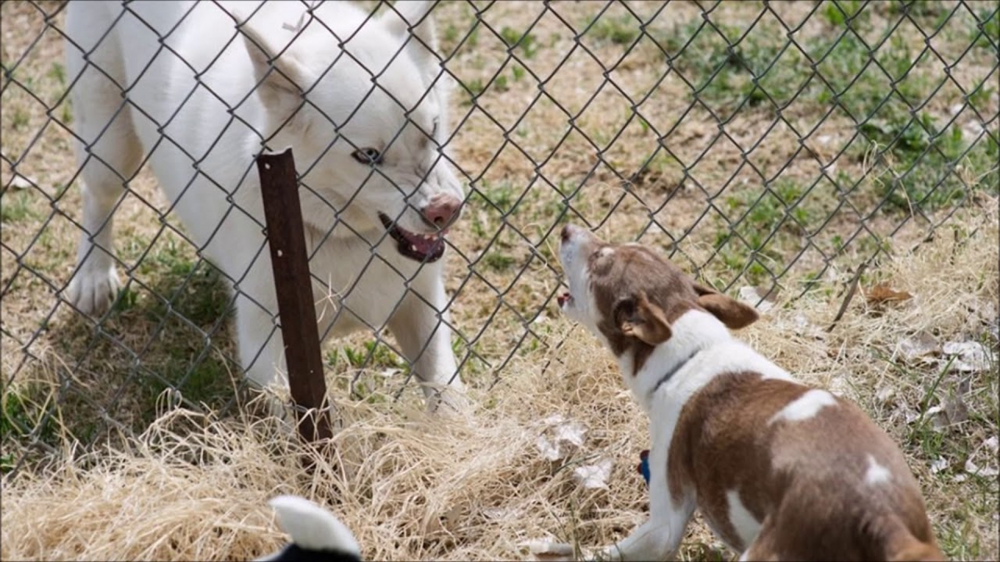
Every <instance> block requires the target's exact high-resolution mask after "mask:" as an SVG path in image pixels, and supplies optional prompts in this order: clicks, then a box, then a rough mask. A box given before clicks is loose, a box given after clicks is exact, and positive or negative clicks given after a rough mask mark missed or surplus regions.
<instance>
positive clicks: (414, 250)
mask: <svg viewBox="0 0 1000 562" xmlns="http://www.w3.org/2000/svg"><path fill="white" fill-rule="evenodd" d="M410 251H413V252H416V251H417V245H416V244H410Z"/></svg>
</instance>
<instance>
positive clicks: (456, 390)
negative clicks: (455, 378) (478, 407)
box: [426, 383, 472, 417]
mask: <svg viewBox="0 0 1000 562" xmlns="http://www.w3.org/2000/svg"><path fill="white" fill-rule="evenodd" d="M428 386H429V385H428ZM426 399H427V411H428V412H430V413H432V414H437V415H441V416H446V417H462V416H467V415H469V414H470V413H471V412H472V401H471V400H469V397H468V396H467V395H466V394H465V386H464V385H462V384H461V383H453V384H452V385H450V386H445V387H443V388H442V387H437V388H434V389H433V390H431V391H430V392H428V393H426Z"/></svg>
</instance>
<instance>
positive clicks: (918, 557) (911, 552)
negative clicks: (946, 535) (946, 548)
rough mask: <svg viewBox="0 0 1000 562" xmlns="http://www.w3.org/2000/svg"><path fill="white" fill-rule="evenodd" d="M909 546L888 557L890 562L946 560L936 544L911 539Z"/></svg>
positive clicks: (935, 561)
mask: <svg viewBox="0 0 1000 562" xmlns="http://www.w3.org/2000/svg"><path fill="white" fill-rule="evenodd" d="M911 539H912V540H911V541H910V543H909V544H905V545H903V546H902V548H900V549H899V550H897V551H895V552H894V553H891V554H890V555H889V561H890V562H938V561H944V560H947V558H945V555H944V553H943V552H941V549H940V548H938V547H937V545H936V544H933V543H926V542H923V541H921V540H919V539H917V538H916V537H911Z"/></svg>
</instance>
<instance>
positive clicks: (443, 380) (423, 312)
mask: <svg viewBox="0 0 1000 562" xmlns="http://www.w3.org/2000/svg"><path fill="white" fill-rule="evenodd" d="M413 285H414V287H415V288H416V289H417V290H418V291H420V295H422V296H423V297H424V298H421V297H420V296H418V295H417V294H414V293H412V292H407V293H406V296H405V297H403V302H402V304H400V306H399V309H397V310H396V313H395V314H394V315H393V317H392V318H391V319H390V320H389V330H391V331H392V333H393V335H394V336H396V341H398V342H399V346H400V348H401V350H402V352H403V355H405V356H406V359H407V360H408V361H410V364H411V365H412V366H413V370H414V374H415V375H416V376H417V378H418V379H419V380H420V382H421V387H422V389H423V391H424V396H425V397H426V398H427V408H428V410H430V411H434V410H436V409H437V406H438V404H439V403H444V404H446V405H448V406H450V407H451V408H453V409H455V410H458V411H462V410H464V409H465V408H466V407H467V405H468V404H467V402H466V399H465V385H464V384H462V380H461V379H460V378H459V376H458V367H457V365H456V362H455V352H454V350H452V347H451V328H449V326H448V324H447V319H448V314H447V311H445V306H446V305H447V303H448V300H447V299H448V297H447V295H446V294H445V291H444V281H443V280H442V278H441V270H440V268H430V267H425V269H424V271H422V272H421V273H420V275H418V276H417V279H415V280H414V284H413ZM421 289H423V290H421ZM425 299H426V302H425Z"/></svg>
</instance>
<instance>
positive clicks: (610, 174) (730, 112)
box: [0, 1, 1000, 560]
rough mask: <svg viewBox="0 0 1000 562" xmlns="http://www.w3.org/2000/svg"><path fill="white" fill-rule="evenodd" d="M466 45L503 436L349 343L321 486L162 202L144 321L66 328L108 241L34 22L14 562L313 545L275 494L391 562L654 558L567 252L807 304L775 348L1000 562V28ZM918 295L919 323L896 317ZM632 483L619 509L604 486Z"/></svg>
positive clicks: (331, 352)
mask: <svg viewBox="0 0 1000 562" xmlns="http://www.w3.org/2000/svg"><path fill="white" fill-rule="evenodd" d="M365 5H366V6H371V7H374V6H375V4H374V3H367V4H365ZM859 7H860V8H861V9H860V11H859ZM47 14H54V15H52V16H51V17H48V16H47ZM433 14H434V17H435V21H436V23H437V26H438V34H439V39H440V42H441V53H442V56H443V57H444V59H445V61H446V62H445V67H446V68H447V70H448V71H449V73H450V74H451V75H452V79H453V80H454V81H455V94H454V100H453V108H452V123H453V127H454V129H455V133H454V137H453V140H452V142H451V145H452V149H453V153H454V157H455V161H456V164H457V165H458V167H459V168H460V171H461V174H462V176H463V177H464V178H465V179H466V180H467V182H468V190H469V193H470V197H469V200H468V206H467V211H466V213H465V215H464V217H463V221H462V223H461V224H459V225H457V227H456V228H454V229H453V232H452V234H451V236H450V239H449V242H450V244H451V248H450V249H449V252H448V256H447V260H448V261H447V268H448V275H449V276H448V281H447V286H448V290H449V291H450V292H451V293H452V294H454V295H455V300H454V305H453V307H452V311H451V313H452V320H453V322H454V324H455V327H456V338H455V339H456V342H455V348H456V351H457V352H458V354H459V359H460V361H464V363H463V370H462V376H463V379H465V380H466V381H468V383H469V386H470V388H471V390H470V392H471V394H472V397H473V398H474V400H475V402H476V404H477V405H478V406H477V407H476V411H475V412H474V415H473V417H472V419H469V420H458V421H455V422H454V423H445V422H440V421H433V422H432V421H429V420H427V419H426V418H425V417H424V416H423V414H421V413H419V412H418V411H417V410H418V409H419V408H420V399H419V392H418V391H417V390H416V389H415V388H414V386H413V385H410V384H407V382H406V376H405V375H406V365H405V362H404V361H403V360H402V359H400V358H399V357H398V356H397V355H396V354H395V353H393V352H392V351H391V345H392V339H391V337H381V338H375V337H374V336H373V334H371V333H363V334H358V335H356V336H352V337H351V338H347V339H345V340H339V341H330V342H327V344H326V346H325V348H324V353H325V355H326V357H325V358H326V360H327V364H328V370H327V380H328V384H329V386H330V387H331V389H332V390H331V392H332V394H333V395H334V397H335V398H336V399H337V406H338V408H339V412H340V414H341V417H342V422H343V429H342V431H341V432H340V433H338V436H337V438H336V451H337V453H336V455H337V456H336V458H335V459H333V460H330V459H318V462H319V470H317V471H316V473H315V474H313V475H308V474H306V473H304V472H303V471H302V470H301V468H300V465H299V462H298V459H297V456H298V454H299V453H300V452H301V451H300V450H299V448H298V446H297V445H295V444H294V443H289V442H288V439H287V438H286V437H284V436H283V434H281V433H280V431H279V430H278V429H277V428H275V427H274V426H273V423H272V422H270V421H269V420H267V419H260V418H259V417H258V416H253V415H250V414H246V413H245V412H248V411H252V410H253V408H247V407H237V405H236V404H234V396H238V397H239V400H238V401H236V402H238V403H239V405H240V406H246V404H245V401H246V400H252V396H251V394H250V393H248V392H246V391H245V389H243V384H242V380H241V377H240V374H239V371H238V365H237V364H236V363H235V362H234V361H233V359H232V356H233V351H234V348H233V342H232V336H233V333H232V325H231V320H232V319H231V316H232V315H231V313H230V304H229V303H230V294H229V292H228V289H227V287H226V286H225V284H224V283H223V282H222V280H221V279H220V276H219V275H218V274H217V273H216V272H215V271H214V270H213V269H212V267H211V266H210V264H208V263H207V262H206V261H204V260H202V259H201V258H199V257H198V256H197V254H196V253H195V252H194V250H193V248H192V247H191V245H190V244H189V243H188V242H186V241H185V239H184V237H183V232H184V231H183V227H182V226H181V225H180V223H179V221H178V219H177V217H174V216H172V215H165V214H164V213H165V209H166V205H165V202H164V200H163V198H162V197H161V196H160V194H159V193H158V191H157V187H156V182H155V179H154V178H153V177H152V175H151V174H150V173H149V172H148V171H143V172H142V173H141V174H140V176H139V177H138V178H137V180H136V181H134V182H132V183H131V185H130V186H129V191H128V193H127V195H126V196H125V197H124V199H123V200H122V202H121V204H120V207H119V209H118V211H117V212H118V214H117V215H116V244H117V245H116V251H117V254H118V258H119V259H120V260H121V261H122V264H121V265H120V267H119V270H120V271H123V272H124V273H123V274H122V275H123V280H125V281H128V282H129V284H128V289H127V290H126V291H124V292H123V294H122V295H121V297H120V298H119V300H118V301H117V302H116V305H115V307H114V311H113V312H112V313H111V314H110V315H108V316H107V317H106V318H105V319H104V320H103V321H102V322H101V323H100V325H99V326H95V325H94V323H93V322H92V321H90V320H88V319H85V318H82V317H80V316H79V315H78V314H76V313H74V312H73V311H72V310H71V309H70V308H69V307H68V306H67V305H66V304H65V303H63V302H62V301H61V300H60V299H59V297H58V295H59V294H60V292H61V291H62V290H63V289H64V287H65V285H66V283H67V282H68V280H69V278H70V276H71V274H72V272H73V267H74V257H75V248H76V242H77V239H78V237H79V227H78V226H77V225H76V224H75V221H77V220H78V219H79V216H80V197H79V185H78V184H79V180H78V179H76V177H75V176H76V172H77V166H76V164H75V158H74V156H73V153H72V147H71V144H70V140H71V136H70V134H69V132H68V128H71V127H72V121H73V108H72V107H71V106H70V103H69V101H68V98H67V97H66V96H65V93H66V91H67V88H68V87H69V86H70V79H71V77H67V76H66V71H65V67H64V64H63V61H62V38H61V36H60V34H59V32H58V30H59V29H61V28H62V25H63V21H64V17H65V14H64V13H63V12H61V11H60V4H59V3H58V2H40V3H37V4H34V3H28V2H17V1H15V2H4V3H3V4H2V5H0V39H2V51H0V63H2V66H3V70H4V76H3V82H2V85H0V104H2V105H0V107H2V112H0V125H2V128H0V132H2V154H3V157H2V162H3V164H2V166H0V186H2V191H0V211H2V213H0V214H2V216H0V220H2V222H0V226H2V229H0V299H2V316H0V370H2V372H3V389H2V391H3V397H2V412H0V413H2V418H0V420H2V429H3V436H2V450H0V469H2V471H3V473H4V476H3V500H4V501H3V507H2V512H0V513H2V523H3V524H2V526H0V527H2V533H3V534H2V538H3V541H2V546H0V548H2V558H3V559H4V560H7V559H51V558H53V557H55V558H67V559H149V558H157V559H206V560H208V559H211V560H217V559H218V560H221V559H241V558H248V557H252V556H257V555H260V554H262V553H264V552H265V551H266V550H268V549H270V548H273V547H274V546H275V545H277V544H279V542H280V540H281V539H282V536H281V534H280V532H279V531H278V530H277V529H276V527H275V525H274V521H273V518H272V516H271V514H270V511H269V509H268V508H267V506H266V500H267V499H268V498H269V497H270V496H271V495H273V494H275V493H299V494H303V495H306V496H309V497H312V498H315V499H318V500H320V501H322V502H324V503H326V504H328V505H331V506H332V508H333V510H334V511H335V512H336V513H337V515H338V516H340V517H341V518H342V519H343V520H344V522H345V523H346V524H347V525H348V526H350V527H351V528H352V529H353V530H354V531H355V533H356V535H357V536H358V538H359V540H360V542H361V544H362V545H363V547H364V554H365V556H366V557H368V558H371V559H452V560H458V559H497V558H502V559H511V558H523V557H524V549H523V548H522V547H521V546H519V545H520V544H521V543H522V542H524V541H526V540H530V539H537V538H557V539H559V540H567V541H571V542H578V543H579V544H581V545H582V546H585V547H591V546H596V545H598V544H602V543H606V542H608V541H610V540H613V539H620V538H622V537H624V536H626V535H627V534H628V533H629V532H630V531H631V529H632V528H634V527H635V525H637V524H638V523H640V522H641V521H642V518H643V517H644V512H645V509H646V497H645V490H644V488H643V485H642V482H641V479H640V478H639V476H638V474H636V473H635V470H634V464H635V463H636V462H637V459H638V452H639V451H640V450H641V449H644V448H647V447H648V442H647V439H648V438H647V437H646V423H645V421H644V418H643V416H642V415H641V412H640V411H639V410H638V409H637V408H636V407H635V406H633V405H632V403H631V401H630V400H629V398H628V395H627V392H626V390H625V389H624V387H623V386H622V385H621V384H620V381H619V380H618V375H617V373H616V371H615V368H614V365H613V364H612V362H611V361H610V359H609V357H608V355H607V354H606V353H605V352H603V351H602V350H600V349H599V347H598V345H597V344H596V342H594V341H593V339H592V338H591V337H589V336H588V335H587V334H586V333H584V331H583V330H582V329H581V328H579V327H574V326H573V325H572V324H571V323H570V322H568V321H567V320H565V319H563V318H561V317H560V316H559V313H558V311H557V310H556V307H555V302H554V300H555V299H554V298H553V296H554V295H555V294H557V293H558V292H559V291H560V286H561V282H562V280H561V272H560V268H559V265H558V263H557V260H556V259H555V257H554V256H555V249H556V247H557V245H558V237H557V236H555V235H554V233H556V232H558V228H559V227H560V226H561V224H562V223H564V222H566V221H573V222H576V223H579V224H587V225H589V226H591V227H593V228H595V230H596V231H597V232H598V233H599V234H600V235H601V236H603V237H605V238H608V239H613V240H639V241H641V242H644V243H648V244H651V245H654V246H657V247H659V248H661V249H663V250H664V251H665V252H666V253H668V254H669V255H671V256H672V259H674V260H675V261H676V262H677V263H678V264H679V265H680V266H681V267H683V268H684V269H686V270H688V271H691V272H692V273H697V274H699V275H700V276H701V277H702V279H704V280H705V281H706V282H709V283H713V284H714V285H715V286H717V287H718V288H720V289H721V290H726V291H728V292H729V293H730V294H732V295H734V296H735V295H743V296H744V297H745V298H751V297H749V296H748V295H751V294H756V295H758V296H764V295H765V294H771V295H772V299H773V301H768V302H765V303H763V305H762V306H763V307H765V308H767V307H769V308H768V310H767V312H765V314H764V318H763V320H762V321H761V322H759V323H758V324H756V325H754V326H752V327H751V328H749V329H748V330H746V331H745V333H744V337H745V338H746V339H748V340H749V341H751V342H753V343H754V345H755V346H757V347H758V348H759V349H760V350H761V351H762V352H764V353H765V354H767V355H768V356H769V357H771V358H772V359H774V360H775V361H776V362H778V363H779V364H781V365H782V366H783V367H785V368H787V369H789V370H790V371H792V372H795V373H797V374H798V375H799V376H800V377H801V378H802V379H803V380H805V381H806V382H809V383H812V384H818V385H824V386H828V387H830V388H832V389H833V390H835V391H836V392H838V393H840V394H843V395H846V396H848V397H850V398H852V399H854V400H856V401H857V402H858V403H859V404H860V405H861V407H862V408H863V409H865V410H866V411H867V412H868V413H869V414H871V415H872V417H873V418H874V419H875V420H876V421H877V422H879V424H880V425H881V426H882V427H884V428H885V429H886V430H887V431H889V432H890V434H891V435H892V436H893V437H894V438H895V439H896V440H897V442H898V443H900V445H901V447H902V448H903V450H904V452H905V453H906V455H907V457H908V459H909V461H910V466H911V468H912V469H913V471H914V473H915V474H916V475H917V477H918V479H919V481H920V483H921V485H922V487H923V490H924V493H925V495H926V498H927V502H928V507H929V510H930V513H931V517H932V519H933V521H934V524H935V529H936V531H937V534H938V536H939V539H940V540H941V542H942V545H943V546H944V548H945V550H946V552H947V554H948V555H949V556H951V557H953V558H960V559H996V558H997V556H1000V550H998V545H997V540H998V537H997V532H996V528H997V525H998V523H1000V521H998V517H997V511H998V505H997V494H998V491H1000V490H998V486H997V468H998V465H997V423H998V409H997V398H996V397H997V391H998V388H997V384H998V382H997V381H998V377H997V365H996V362H995V358H996V356H997V355H996V354H997V351H998V341H997V306H996V303H997V298H998V296H1000V292H998V276H1000V273H998V270H997V263H996V252H997V248H998V239H997V238H998V231H997V219H998V217H997V213H996V209H997V196H998V192H1000V185H998V184H1000V181H998V168H997V161H998V158H1000V151H998V142H997V141H998V123H1000V120H998V119H997V115H998V108H1000V99H998V93H997V87H996V84H997V82H998V72H1000V71H998V56H997V45H998V43H1000V37H998V31H997V30H998V29H1000V14H998V13H997V11H996V7H995V6H992V7H991V5H990V4H989V3H975V2H967V3H959V2H926V3H920V4H919V5H914V6H910V7H909V8H905V5H904V4H901V3H895V2H884V3H871V4H868V5H864V6H863V7H862V4H860V3H856V2H840V3H836V4H835V3H832V2H822V3H814V2H783V3H770V4H768V5H767V6H764V5H762V4H761V3H759V2H740V3H737V2H723V3H719V4H712V3H702V4H698V3H689V2H668V3H665V4H664V3H659V2H629V3H617V2H613V3H609V4H605V3H603V2H582V3H579V2H578V3H562V2H554V3H550V4H549V5H548V7H546V5H544V4H542V3H530V2H502V3H494V4H488V3H483V2H479V3H465V2H443V3H441V4H440V5H438V6H437V7H436V8H435V9H434V12H433ZM640 21H641V22H642V26H641V28H640ZM869 51H871V52H872V53H873V54H872V55H871V56H870V57H869V54H868V53H869ZM813 69H815V70H813ZM873 256H877V257H876V258H875V259H874V260H873V261H871V262H870V264H869V266H868V268H867V269H866V270H865V271H864V272H863V273H862V274H861V275H859V276H858V275H857V271H858V270H857V268H858V265H859V264H861V263H862V262H866V261H868V260H869V258H872V257H873ZM126 273H127V275H126ZM856 276H857V277H858V285H859V286H860V289H859V290H858V291H857V294H855V296H854V297H853V298H852V299H851V300H850V302H849V303H848V305H847V308H846V309H844V310H843V313H842V318H840V320H839V321H838V322H837V323H836V325H834V326H833V327H832V328H831V329H828V328H829V327H830V325H831V323H832V321H833V319H834V318H835V317H837V316H838V315H839V313H840V312H841V310H840V309H841V305H842V303H843V302H844V301H845V298H846V293H847V288H848V287H849V286H850V285H851V284H852V280H854V279H855V277H856ZM876 287H881V289H876ZM890 288H891V289H892V290H894V291H897V292H899V293H900V295H898V296H900V298H903V296H904V295H902V293H905V294H906V295H908V296H909V298H904V299H903V300H899V301H892V300H890V302H885V303H883V302H881V300H880V299H879V298H876V297H877V293H878V291H879V290H885V289H890ZM873 292H874V293H875V296H872V294H873ZM757 300H759V299H757ZM383 339H384V340H385V342H386V344H388V345H386V344H381V343H379V342H380V341H382V340H383ZM167 389H175V390H174V391H170V392H164V391H166V390H167ZM234 390H236V392H234ZM553 416H561V417H560V418H558V419H557V418H555V417H553ZM566 424H570V425H569V426H567V425H566ZM573 424H578V426H579V427H582V428H585V429H586V431H585V436H584V438H583V441H582V443H581V444H578V445H573V446H569V445H566V444H563V447H562V448H563V449H564V450H563V451H561V453H562V454H561V455H557V456H558V457H559V458H557V459H555V460H550V459H548V458H546V457H545V456H544V454H543V450H542V449H545V446H544V443H543V441H544V440H545V439H548V440H549V441H551V440H552V439H554V437H552V436H553V435H555V433H556V432H557V428H560V427H562V428H565V427H576V426H574V425H573ZM91 444H95V446H93V447H88V446H89V445H91ZM550 452H551V451H550ZM22 460H24V461H25V462H24V463H23V464H21V461H22ZM605 460H610V461H611V462H612V465H611V466H612V467H613V468H612V470H611V473H610V476H609V477H608V479H607V481H606V483H605V487H601V486H597V487H594V488H588V487H586V486H585V485H584V483H582V482H581V481H580V480H578V478H577V477H575V476H574V471H575V469H577V468H579V467H588V466H601V463H602V462H603V461H605ZM15 468H16V469H17V470H14V469H15ZM68 498H71V500H70V501H67V499H68ZM684 545H685V546H684V547H683V550H682V552H681V556H682V557H683V558H684V559H688V560H717V559H728V558H730V557H731V556H732V553H727V552H726V551H725V550H724V549H723V548H722V546H721V545H720V544H719V543H718V542H717V541H716V540H715V539H713V538H712V537H711V536H710V535H709V534H708V533H707V532H706V531H705V529H704V528H703V527H702V526H701V525H700V524H699V525H697V526H693V527H692V529H691V530H690V532H689V536H688V537H687V539H686V540H685V543H684Z"/></svg>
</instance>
